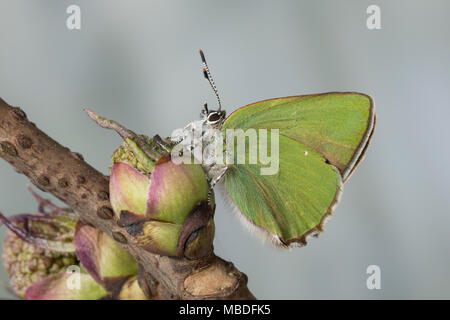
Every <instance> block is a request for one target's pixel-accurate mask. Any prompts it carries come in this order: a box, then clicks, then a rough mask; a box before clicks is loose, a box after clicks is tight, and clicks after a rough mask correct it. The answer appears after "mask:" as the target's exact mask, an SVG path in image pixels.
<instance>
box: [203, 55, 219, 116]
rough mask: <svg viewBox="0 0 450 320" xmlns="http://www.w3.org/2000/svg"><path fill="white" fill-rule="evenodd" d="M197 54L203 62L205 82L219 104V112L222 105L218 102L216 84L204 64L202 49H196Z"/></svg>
mask: <svg viewBox="0 0 450 320" xmlns="http://www.w3.org/2000/svg"><path fill="white" fill-rule="evenodd" d="M198 52H199V53H200V57H201V58H202V62H203V76H204V77H205V79H206V80H208V82H209V84H210V85H211V88H212V89H213V91H214V94H215V95H216V97H217V101H218V102H219V110H218V111H220V110H222V103H221V102H220V97H219V91H218V90H217V87H216V84H215V83H214V80H213V78H212V76H211V73H210V72H209V68H208V64H207V63H206V59H205V54H204V53H203V51H202V49H198Z"/></svg>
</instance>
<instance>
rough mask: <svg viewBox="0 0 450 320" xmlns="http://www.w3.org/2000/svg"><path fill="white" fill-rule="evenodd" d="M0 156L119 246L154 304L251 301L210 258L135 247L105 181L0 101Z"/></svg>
mask: <svg viewBox="0 0 450 320" xmlns="http://www.w3.org/2000/svg"><path fill="white" fill-rule="evenodd" d="M0 157H1V158H3V159H5V160H6V161H7V162H9V163H10V164H11V165H12V166H13V168H14V170H16V171H17V172H18V173H21V174H24V175H25V176H27V177H28V179H29V180H30V181H31V182H32V183H33V184H34V185H35V186H36V187H38V188H39V189H41V190H43V191H46V192H49V193H51V194H53V195H54V196H55V197H57V198H58V199H60V200H62V201H63V202H65V203H66V204H67V205H69V206H70V207H71V208H72V209H74V211H75V212H77V213H78V214H79V217H80V219H81V220H82V221H83V222H85V223H89V224H92V225H93V226H95V227H96V228H98V229H100V230H101V231H103V232H105V233H106V234H108V235H109V236H111V237H112V238H113V239H115V240H116V241H118V242H119V243H121V245H122V246H123V247H124V249H125V250H127V251H128V252H129V253H130V254H132V255H133V256H134V258H135V259H136V261H137V262H138V264H139V265H140V284H141V287H142V288H143V290H144V291H145V292H147V293H148V294H151V295H152V296H156V297H157V298H159V299H254V296H253V295H252V293H251V292H250V291H249V290H248V288H247V276H246V275H245V274H243V273H241V272H240V271H239V270H237V269H236V268H235V267H234V265H233V264H232V263H230V262H227V261H224V260H223V259H221V258H219V257H217V256H215V255H214V254H211V255H210V256H209V257H207V258H205V259H201V260H187V259H179V258H171V257H166V256H159V255H156V254H152V253H150V252H147V251H145V250H143V249H142V248H140V247H139V246H138V245H137V244H136V243H135V242H134V241H135V240H134V239H133V238H132V237H130V236H129V235H128V234H127V233H126V232H122V229H121V228H120V227H119V226H118V225H117V223H116V220H115V217H114V212H113V210H112V208H111V205H110V202H109V192H108V191H109V184H108V178H107V177H105V176H104V175H103V174H101V173H100V172H98V171H97V170H95V169H94V168H93V167H91V166H90V165H89V164H87V163H86V162H85V161H84V160H83V157H82V156H81V155H80V154H78V153H75V152H71V151H70V150H69V149H68V148H66V147H63V146H61V145H60V144H59V143H57V142H56V141H54V140H53V139H52V138H50V137H49V136H47V135H46V134H45V133H44V132H42V131H41V130H39V129H38V128H37V127H36V126H35V124H34V123H32V122H29V121H28V119H27V116H26V114H25V113H24V112H23V111H22V110H21V109H20V108H18V107H11V106H9V105H8V104H7V103H6V102H4V101H3V100H2V99H1V98H0ZM211 251H212V250H211Z"/></svg>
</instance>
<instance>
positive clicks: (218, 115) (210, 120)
mask: <svg viewBox="0 0 450 320" xmlns="http://www.w3.org/2000/svg"><path fill="white" fill-rule="evenodd" d="M201 116H202V118H203V119H204V120H205V121H206V124H208V125H211V126H215V125H217V124H222V123H223V121H224V120H225V116H226V111H225V110H221V109H220V108H219V109H218V110H208V105H207V104H206V103H205V105H204V107H203V110H202V113H201Z"/></svg>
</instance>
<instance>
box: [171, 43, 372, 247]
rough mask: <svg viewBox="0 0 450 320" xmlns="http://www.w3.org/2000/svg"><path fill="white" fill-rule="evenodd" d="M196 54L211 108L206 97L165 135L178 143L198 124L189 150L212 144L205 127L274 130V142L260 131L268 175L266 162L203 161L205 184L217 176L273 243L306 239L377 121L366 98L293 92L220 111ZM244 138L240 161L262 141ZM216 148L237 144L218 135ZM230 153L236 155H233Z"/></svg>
mask: <svg viewBox="0 0 450 320" xmlns="http://www.w3.org/2000/svg"><path fill="white" fill-rule="evenodd" d="M200 55H201V58H202V61H203V66H204V68H203V73H204V76H205V78H206V79H207V80H208V82H209V83H210V85H211V87H212V88H213V90H214V93H215V94H216V96H217V99H218V103H219V106H218V109H217V110H209V109H208V107H207V104H205V107H204V110H203V112H202V118H201V120H199V121H194V122H192V123H190V124H188V125H187V126H186V127H185V128H184V129H182V130H181V131H179V132H178V133H177V134H175V135H173V136H172V139H173V140H174V141H177V142H178V143H179V145H183V142H185V141H188V140H191V139H186V137H188V136H189V134H190V133H191V132H193V131H196V129H197V127H200V126H201V127H202V129H201V130H200V139H197V142H196V143H194V144H193V143H192V142H191V141H189V142H188V143H184V146H183V148H185V147H186V146H188V145H189V146H190V149H189V150H190V151H192V149H194V147H195V144H197V145H200V146H201V147H203V148H208V147H209V146H211V145H214V144H215V142H217V139H214V135H213V134H211V133H210V132H212V131H219V132H220V133H221V136H223V137H226V136H227V135H229V134H228V132H230V130H231V131H232V130H240V132H242V131H244V132H248V131H249V130H254V132H255V135H256V138H257V139H258V138H260V139H259V141H262V140H261V139H262V138H263V136H262V133H264V130H266V131H268V132H271V131H274V130H276V133H277V135H276V136H275V137H276V141H275V140H274V138H273V136H270V137H269V138H268V137H267V133H266V134H265V136H264V139H265V141H269V142H268V143H270V144H274V143H277V148H278V149H277V150H276V151H277V157H278V159H277V162H278V163H277V165H278V168H277V169H278V170H277V171H276V172H275V173H274V174H265V175H264V174H261V172H262V171H261V169H262V168H263V167H265V165H266V164H267V163H263V161H256V163H255V162H254V161H253V162H251V161H247V162H246V161H244V162H242V161H241V162H239V161H225V162H220V163H218V162H217V161H212V162H211V161H210V162H209V163H207V164H203V168H204V169H205V171H206V173H207V174H208V176H209V178H210V179H211V180H210V181H211V182H210V184H211V186H212V187H213V186H214V185H216V183H218V182H221V184H222V182H223V184H222V185H223V186H224V188H225V191H226V193H227V194H228V196H229V198H230V200H231V204H232V205H233V207H235V208H236V209H237V211H238V212H239V215H240V216H241V217H242V218H243V219H242V220H243V221H244V222H245V223H246V224H247V225H248V226H250V227H251V228H252V229H254V230H257V231H262V233H263V234H265V235H267V236H269V238H270V239H271V240H272V242H273V243H275V244H277V245H280V246H283V247H290V246H293V245H299V246H301V245H305V244H306V238H307V236H309V235H314V236H317V235H318V234H319V233H320V232H321V231H322V230H323V225H324V222H325V220H326V218H327V217H329V216H330V215H331V214H332V212H333V210H334V208H335V206H336V204H337V203H338V201H339V198H340V196H341V193H342V188H343V184H344V183H345V182H346V181H347V180H348V179H349V177H350V176H351V175H352V173H353V172H354V171H355V169H356V167H357V166H358V164H359V163H360V162H361V161H362V159H363V157H364V154H365V152H366V150H367V147H368V145H369V142H370V140H371V138H372V135H373V132H374V128H375V122H376V115H375V112H374V103H373V99H372V98H371V97H370V96H369V95H366V94H362V93H357V92H330V93H322V94H310V95H299V96H291V97H284V98H276V99H269V100H264V101H260V102H256V103H252V104H249V105H247V106H244V107H241V108H239V109H237V110H236V111H234V112H233V113H231V114H230V115H229V116H228V117H226V116H225V111H223V110H222V107H221V101H220V98H219V95H218V91H217V89H216V86H215V84H214V81H213V79H212V77H211V74H210V71H209V69H208V65H207V63H206V60H205V56H204V54H203V52H202V51H201V50H200ZM250 136H251V135H250V134H249V135H248V137H250ZM249 139H250V138H249ZM231 140H232V141H234V140H233V139H231ZM214 141H215V142H214ZM249 141H250V140H249ZM249 141H247V142H246V147H247V148H243V150H244V151H243V152H244V156H243V159H244V160H251V152H252V150H253V151H255V150H256V149H257V148H258V147H260V146H261V145H260V144H257V145H256V149H255V148H252V146H250V145H249ZM193 146H194V147H193ZM215 147H216V149H217V145H215ZM220 148H223V150H224V153H225V154H226V153H227V152H228V153H230V151H234V150H230V149H232V148H233V149H234V148H236V147H235V145H234V144H231V147H230V145H229V144H228V142H227V143H225V144H222V141H221V144H220ZM232 154H234V153H232ZM233 157H234V158H233ZM231 160H236V157H235V155H232V158H231Z"/></svg>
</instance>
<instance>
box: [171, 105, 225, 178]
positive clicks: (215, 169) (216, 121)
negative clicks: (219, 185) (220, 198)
mask: <svg viewBox="0 0 450 320" xmlns="http://www.w3.org/2000/svg"><path fill="white" fill-rule="evenodd" d="M224 120H225V111H211V112H209V113H207V114H202V118H201V119H200V120H196V121H192V122H190V123H188V124H187V125H186V126H185V127H184V128H183V129H179V130H176V131H175V132H174V133H173V134H172V136H171V140H172V141H175V142H177V143H178V144H180V145H181V146H182V147H183V151H184V152H189V153H191V154H192V155H193V156H194V158H195V160H196V161H198V162H199V163H201V165H202V167H203V169H204V170H205V173H206V174H207V176H208V178H209V179H211V180H212V181H214V180H215V179H217V177H219V176H221V175H222V174H223V173H224V171H225V170H226V166H225V165H224V164H219V163H217V161H216V155H217V150H219V148H220V146H221V145H222V144H223V136H222V133H221V129H222V125H223V122H224Z"/></svg>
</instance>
